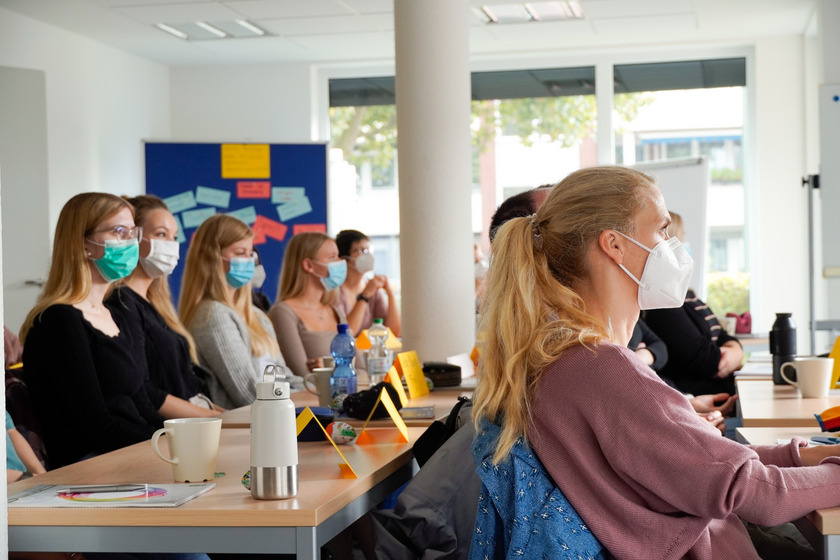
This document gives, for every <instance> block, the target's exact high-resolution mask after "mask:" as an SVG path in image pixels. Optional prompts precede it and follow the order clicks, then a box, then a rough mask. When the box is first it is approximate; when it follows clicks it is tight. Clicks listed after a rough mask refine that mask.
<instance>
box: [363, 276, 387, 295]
mask: <svg viewBox="0 0 840 560" xmlns="http://www.w3.org/2000/svg"><path fill="white" fill-rule="evenodd" d="M387 281H388V279H387V278H386V277H385V276H382V275H376V276H374V277H373V278H371V279H370V280H368V282H367V284H365V289H364V290H362V295H363V296H365V297H366V298H368V299H371V298H373V296H375V295H376V292H377V291H378V290H379V288H383V287H384V286H385V283H386V282H387Z"/></svg>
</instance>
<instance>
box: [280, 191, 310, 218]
mask: <svg viewBox="0 0 840 560" xmlns="http://www.w3.org/2000/svg"><path fill="white" fill-rule="evenodd" d="M310 212H312V204H311V203H310V202H309V197H308V196H304V197H303V198H299V199H297V200H294V201H292V202H287V203H286V204H282V205H280V206H278V207H277V215H278V216H280V221H281V222H288V221H289V220H291V219H293V218H297V217H298V216H303V215H304V214H309V213H310Z"/></svg>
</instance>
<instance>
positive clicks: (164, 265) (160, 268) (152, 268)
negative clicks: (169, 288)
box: [140, 237, 181, 278]
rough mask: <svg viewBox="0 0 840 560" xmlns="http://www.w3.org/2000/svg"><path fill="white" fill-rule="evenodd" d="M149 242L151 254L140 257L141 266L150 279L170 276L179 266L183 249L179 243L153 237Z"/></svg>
mask: <svg viewBox="0 0 840 560" xmlns="http://www.w3.org/2000/svg"><path fill="white" fill-rule="evenodd" d="M147 241H148V242H149V254H148V255H147V256H145V257H140V266H141V267H143V271H144V272H145V273H146V274H148V275H149V278H157V277H159V276H169V275H170V274H172V271H173V270H175V267H176V266H178V259H179V258H180V256H181V253H180V251H181V248H180V245H179V243H178V242H177V241H169V240H168V239H159V238H156V237H153V238H151V239H147Z"/></svg>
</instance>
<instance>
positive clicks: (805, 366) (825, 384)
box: [779, 356, 834, 398]
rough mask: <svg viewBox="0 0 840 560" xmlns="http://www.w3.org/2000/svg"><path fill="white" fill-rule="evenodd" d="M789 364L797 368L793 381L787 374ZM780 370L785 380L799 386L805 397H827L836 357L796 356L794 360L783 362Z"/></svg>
mask: <svg viewBox="0 0 840 560" xmlns="http://www.w3.org/2000/svg"><path fill="white" fill-rule="evenodd" d="M788 366H790V367H792V368H793V369H795V370H796V381H791V380H790V379H788V377H787V376H786V375H785V368H786V367H788ZM779 370H780V373H781V374H782V377H783V378H784V380H785V381H787V382H788V383H790V384H791V385H795V386H797V387H799V391H800V392H801V393H802V396H803V397H805V398H814V397H827V396H828V391H829V389H831V374H832V372H833V371H834V359H833V358H816V357H813V356H806V357H804V358H794V360H793V361H792V362H785V363H783V364H782V366H781V367H780V368H779Z"/></svg>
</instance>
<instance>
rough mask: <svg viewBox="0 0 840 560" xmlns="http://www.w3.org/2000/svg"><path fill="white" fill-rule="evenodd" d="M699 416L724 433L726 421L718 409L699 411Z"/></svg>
mask: <svg viewBox="0 0 840 560" xmlns="http://www.w3.org/2000/svg"><path fill="white" fill-rule="evenodd" d="M698 414H699V416H700V418H702V419H703V420H705V421H707V422H708V423H709V424H711V425H712V426H713V427H715V428H717V429H718V430H719V431H720V433H721V435H722V434H724V433H726V422H725V421H724V418H723V415H722V414H721V413H720V411H719V410H713V411H712V412H710V413H708V414H706V413H699V412H698Z"/></svg>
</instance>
